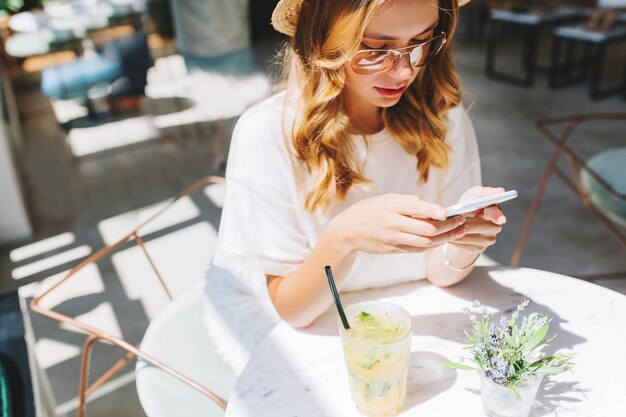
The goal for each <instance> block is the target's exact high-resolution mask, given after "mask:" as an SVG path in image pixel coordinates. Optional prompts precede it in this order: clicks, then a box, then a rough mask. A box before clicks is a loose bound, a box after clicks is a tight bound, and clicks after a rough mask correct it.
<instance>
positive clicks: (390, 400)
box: [339, 302, 413, 417]
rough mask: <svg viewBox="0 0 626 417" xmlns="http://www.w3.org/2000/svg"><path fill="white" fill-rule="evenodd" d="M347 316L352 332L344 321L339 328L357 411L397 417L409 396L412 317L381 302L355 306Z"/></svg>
mask: <svg viewBox="0 0 626 417" xmlns="http://www.w3.org/2000/svg"><path fill="white" fill-rule="evenodd" d="M346 316H347V317H348V322H349V324H350V329H349V330H345V329H344V328H343V326H342V325H341V322H340V323H339V327H340V330H341V339H342V343H343V349H344V355H345V358H346V363H347V365H348V372H349V374H350V388H351V390H352V398H353V399H354V402H355V403H356V406H357V409H358V410H359V412H361V413H363V414H365V415H367V416H371V417H384V416H395V415H396V414H397V413H398V412H399V411H400V408H401V407H402V405H403V404H404V397H405V393H406V379H407V369H408V363H409V356H410V350H411V333H412V327H413V326H412V321H411V317H410V316H409V314H408V313H407V312H406V311H405V310H404V309H402V308H401V307H399V306H396V305H393V304H388V303H382V302H365V303H358V304H354V305H352V306H350V307H348V308H347V309H346Z"/></svg>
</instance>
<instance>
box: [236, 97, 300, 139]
mask: <svg viewBox="0 0 626 417" xmlns="http://www.w3.org/2000/svg"><path fill="white" fill-rule="evenodd" d="M288 110H289V105H288V102H287V94H286V92H285V91H280V92H278V93H276V94H274V95H272V96H270V97H267V98H266V99H264V100H261V101H260V102H258V103H256V104H254V105H253V106H252V107H250V108H249V109H248V110H246V111H245V112H243V114H242V115H241V116H240V117H239V120H237V126H241V125H244V126H250V127H252V128H253V129H254V130H256V131H259V130H262V129H267V128H270V129H272V128H279V127H280V125H281V123H282V120H283V119H284V116H286V115H287V114H286V113H289V111H288Z"/></svg>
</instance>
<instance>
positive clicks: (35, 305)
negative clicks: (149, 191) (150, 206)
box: [30, 177, 226, 417]
mask: <svg viewBox="0 0 626 417" xmlns="http://www.w3.org/2000/svg"><path fill="white" fill-rule="evenodd" d="M222 182H224V179H223V178H220V177H207V178H204V179H202V180H199V181H197V182H196V183H194V184H193V185H191V186H190V187H188V188H187V189H186V190H184V191H183V192H182V193H180V194H179V195H178V196H177V197H175V198H174V200H173V201H172V202H171V203H170V204H168V205H167V206H166V207H165V208H163V209H162V210H161V211H159V212H158V213H156V214H155V215H153V216H152V217H150V218H149V219H147V220H146V221H145V222H143V223H141V224H140V225H139V226H137V227H135V228H134V229H133V230H131V231H130V232H129V233H128V234H126V235H125V236H124V237H122V238H121V239H119V240H118V241H117V242H115V243H113V244H111V245H108V246H105V247H104V248H102V249H100V250H99V251H98V252H96V253H94V254H93V255H91V256H90V257H88V258H87V259H85V260H84V261H83V262H81V263H79V264H78V265H76V266H75V267H74V268H72V269H71V270H70V271H69V272H68V273H67V274H66V275H65V276H64V277H63V278H61V279H60V280H59V281H58V282H56V283H55V284H54V285H52V286H51V287H50V288H48V289H47V290H45V291H44V292H43V293H42V294H40V295H38V296H36V297H34V298H33V300H32V301H31V303H30V308H31V310H32V311H34V312H35V313H37V314H41V315H43V316H45V317H48V318H50V319H52V320H55V321H58V322H59V323H63V324H66V325H69V326H71V327H74V328H77V329H79V330H82V331H83V332H85V333H86V334H87V338H86V340H85V342H84V345H83V350H82V360H81V367H80V380H79V387H78V410H77V416H78V417H83V416H84V415H85V402H86V399H87V397H89V395H91V394H93V392H94V391H96V390H97V389H98V388H99V387H101V386H102V385H103V384H104V383H106V382H107V381H108V380H109V379H111V378H112V377H113V376H115V375H116V374H117V373H118V372H120V371H121V370H122V369H123V368H124V367H125V366H126V365H127V364H128V363H129V362H130V361H131V360H132V359H133V358H135V357H137V358H141V359H143V360H144V361H146V362H147V363H149V364H151V365H153V366H155V367H157V368H159V369H161V370H162V371H164V372H166V373H168V374H169V375H171V376H173V377H174V378H176V379H178V380H180V381H181V382H183V383H185V384H187V385H189V386H190V387H192V388H194V389H196V390H197V391H199V392H200V393H202V394H204V395H206V396H207V397H208V398H210V399H211V400H212V401H213V402H215V403H216V404H217V405H218V406H219V407H221V408H222V409H223V410H226V401H224V400H223V399H222V398H220V397H219V396H217V395H216V394H214V393H213V392H212V391H210V390H209V389H207V388H206V387H204V386H202V385H200V384H198V383H197V382H195V381H193V380H191V379H190V378H188V377H186V376H185V375H183V374H181V373H180V372H178V371H176V370H174V369H172V368H170V367H169V366H167V365H166V364H164V363H162V362H160V361H159V360H157V359H155V358H153V357H152V356H150V355H148V354H147V353H145V352H143V351H142V350H141V349H140V345H137V346H133V345H132V344H130V343H128V342H126V341H125V340H123V339H121V338H119V337H117V336H113V335H111V334H108V333H106V332H105V331H102V330H101V329H98V328H96V327H94V326H91V325H89V324H86V323H83V322H81V321H79V320H76V319H75V318H73V317H69V316H66V315H63V314H61V313H58V312H56V311H54V310H53V309H47V308H44V307H42V306H41V301H42V300H43V299H44V298H45V297H46V296H48V295H50V293H52V292H53V291H54V290H55V289H57V288H58V287H59V286H61V284H63V283H65V282H67V281H69V280H70V279H71V278H73V277H75V276H76V274H77V273H78V272H79V271H80V270H82V269H83V268H84V267H86V266H87V265H90V264H92V263H96V262H98V261H99V260H101V259H103V258H104V257H106V256H108V255H110V254H112V253H113V252H115V251H116V250H117V249H118V248H120V247H121V246H122V245H124V244H125V243H127V242H128V241H131V240H132V241H134V242H135V243H136V244H137V245H138V246H139V247H140V248H141V250H142V252H143V254H144V255H145V257H146V259H147V262H148V263H149V264H150V267H151V268H152V270H153V271H154V273H155V275H156V277H157V278H158V280H159V283H160V284H161V286H162V287H163V289H164V291H165V293H166V294H167V296H168V298H169V299H170V300H172V299H173V297H172V293H171V291H170V289H169V288H168V286H167V284H166V282H165V280H164V279H163V275H162V274H161V273H160V272H159V270H158V268H157V266H156V264H155V262H154V261H153V258H152V257H151V256H150V254H149V253H148V250H147V249H146V247H145V244H144V241H143V239H142V238H141V235H140V231H141V229H143V228H144V227H146V225H148V224H149V223H151V222H152V221H154V220H155V219H156V218H157V217H159V216H161V215H162V214H163V213H164V212H165V211H167V210H168V209H169V208H170V207H172V206H173V205H174V204H175V203H176V202H177V201H178V200H179V199H181V198H182V197H186V196H189V195H191V194H193V193H194V192H196V191H198V190H201V189H203V188H204V187H205V186H207V185H210V184H216V183H222ZM95 342H102V343H107V344H112V345H115V346H117V347H118V348H120V349H122V350H123V351H125V352H126V354H125V356H124V357H123V358H122V359H120V360H119V361H118V362H116V363H115V364H114V365H113V366H112V367H111V368H109V370H107V371H106V372H105V373H104V374H102V375H101V376H100V377H99V378H98V379H97V380H96V381H95V382H94V383H92V384H91V385H89V365H90V363H91V349H92V347H93V345H94V343H95Z"/></svg>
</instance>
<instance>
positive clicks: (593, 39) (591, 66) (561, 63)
mask: <svg viewBox="0 0 626 417" xmlns="http://www.w3.org/2000/svg"><path fill="white" fill-rule="evenodd" d="M620 16H621V17H620V19H622V20H623V22H619V24H617V25H615V26H613V27H610V28H607V30H590V29H588V28H587V27H586V26H585V25H584V24H577V25H567V26H561V27H557V28H555V29H554V37H553V43H552V57H551V64H550V78H549V84H550V87H551V88H557V87H564V86H569V85H572V84H575V83H578V82H584V81H586V80H589V97H590V98H592V99H598V98H603V97H607V96H610V95H612V94H616V93H619V94H621V95H622V97H623V98H624V99H626V61H624V62H623V68H624V70H623V72H622V73H623V75H622V77H621V79H620V80H619V81H618V82H617V83H613V85H611V86H602V85H601V84H603V81H602V78H603V72H604V71H603V70H604V69H605V68H604V63H605V56H606V52H607V49H608V48H609V47H615V50H616V51H617V50H619V46H620V44H624V43H626V14H622V15H620ZM576 49H582V50H583V54H582V57H581V58H580V59H578V60H575V53H576ZM563 52H565V54H563ZM563 55H564V56H563Z"/></svg>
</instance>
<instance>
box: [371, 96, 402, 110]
mask: <svg viewBox="0 0 626 417" xmlns="http://www.w3.org/2000/svg"><path fill="white" fill-rule="evenodd" d="M400 98H402V96H401V95H400V96H398V97H376V99H375V100H373V102H374V104H375V105H376V107H393V106H395V105H396V104H398V102H399V101H400Z"/></svg>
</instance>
